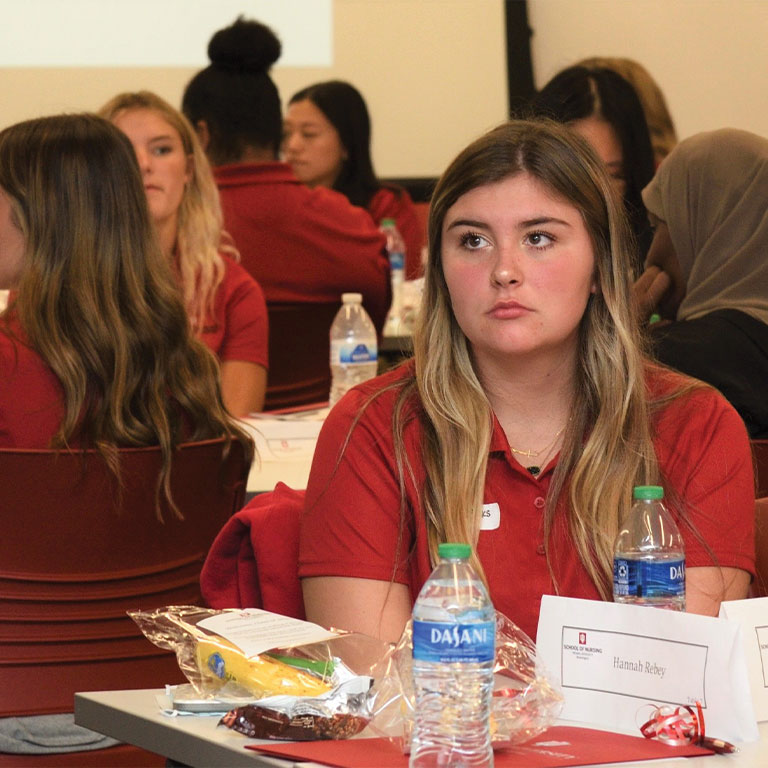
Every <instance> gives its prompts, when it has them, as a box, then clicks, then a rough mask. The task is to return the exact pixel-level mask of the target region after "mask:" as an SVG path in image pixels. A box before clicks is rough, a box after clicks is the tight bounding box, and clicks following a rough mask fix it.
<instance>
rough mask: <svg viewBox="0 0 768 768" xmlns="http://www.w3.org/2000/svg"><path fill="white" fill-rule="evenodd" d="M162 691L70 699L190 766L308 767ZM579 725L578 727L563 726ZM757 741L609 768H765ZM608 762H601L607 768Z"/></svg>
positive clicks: (109, 727) (93, 722)
mask: <svg viewBox="0 0 768 768" xmlns="http://www.w3.org/2000/svg"><path fill="white" fill-rule="evenodd" d="M163 694H164V691H162V690H133V691H100V692H95V693H78V694H77V695H76V696H75V722H77V723H78V724H79V725H82V726H85V727H86V728H91V729H92V730H94V731H98V732H100V733H105V734H107V735H108V736H112V737H114V738H116V739H120V740H121V741H125V742H128V743H130V744H135V745H136V746H139V747H142V748H143V749H147V750H149V751H151V752H156V753H158V754H161V755H165V756H166V757H170V758H172V759H174V760H176V761H178V762H182V763H186V764H187V765H190V766H232V768H238V767H239V766H245V767H246V768H251V766H272V767H273V768H274V767H275V766H280V768H290V767H293V766H304V767H305V768H308V767H309V766H313V765H315V764H314V763H306V762H302V763H295V762H292V761H290V760H282V759H276V758H271V757H267V756H265V755H260V754H258V753H257V752H253V751H252V750H248V749H244V746H245V745H246V744H253V743H258V740H257V739H248V738H246V737H245V736H242V735H241V734H239V733H235V732H233V731H231V730H229V729H227V728H224V727H221V728H218V727H217V723H218V721H219V717H218V716H206V717H199V716H179V717H168V716H167V715H164V714H163V713H162V712H161V709H160V706H159V705H158V696H162V695H163ZM563 724H564V725H579V724H578V723H563ZM760 736H761V741H759V742H755V743H750V744H740V745H739V752H738V753H736V754H733V755H712V756H706V757H689V758H676V759H672V760H646V761H643V762H634V763H615V764H614V763H611V764H610V765H616V766H625V767H633V768H662V767H663V768H674V767H675V766H676V767H677V768H682V767H683V766H685V768H726V766H730V768H766V767H768V723H761V724H760ZM607 765H609V764H604V768H605V766H607Z"/></svg>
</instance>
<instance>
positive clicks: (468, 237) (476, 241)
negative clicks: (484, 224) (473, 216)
mask: <svg viewBox="0 0 768 768" xmlns="http://www.w3.org/2000/svg"><path fill="white" fill-rule="evenodd" d="M461 245H462V246H463V247H464V248H469V250H475V249H476V248H482V247H483V246H485V245H488V240H487V239H486V238H484V237H483V236H482V235H478V234H477V233H476V232H466V233H465V234H463V235H462V236H461Z"/></svg>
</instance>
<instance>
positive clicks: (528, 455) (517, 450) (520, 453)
mask: <svg viewBox="0 0 768 768" xmlns="http://www.w3.org/2000/svg"><path fill="white" fill-rule="evenodd" d="M568 421H570V419H569V420H568ZM567 426H568V422H567V421H566V422H565V425H564V426H562V427H560V429H558V430H557V432H555V436H554V437H553V438H552V439H551V440H550V441H549V442H548V443H547V444H546V445H545V446H544V447H543V448H541V449H539V450H538V451H534V450H532V449H530V448H529V449H528V450H527V451H523V450H521V449H520V448H513V447H512V446H511V445H510V446H509V450H510V451H512V453H516V454H517V455H518V456H525V458H526V459H531V458H533V457H534V456H541V454H542V453H544V451H549V450H550V449H551V448H552V446H553V445H554V444H555V443H556V442H557V438H558V437H560V435H562V434H563V430H564V429H565V427H567ZM507 445H509V443H507Z"/></svg>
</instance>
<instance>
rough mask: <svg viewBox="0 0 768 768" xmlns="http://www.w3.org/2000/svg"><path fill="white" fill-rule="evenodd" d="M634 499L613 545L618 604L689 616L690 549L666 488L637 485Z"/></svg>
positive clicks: (614, 595)
mask: <svg viewBox="0 0 768 768" xmlns="http://www.w3.org/2000/svg"><path fill="white" fill-rule="evenodd" d="M633 497H634V500H635V503H634V504H633V505H632V509H631V510H630V511H629V514H628V515H627V518H626V519H625V520H624V521H623V522H622V526H621V529H620V530H619V534H618V536H617V537H616V544H615V546H614V558H613V599H614V601H615V602H617V603H632V604H634V605H651V606H655V607H657V608H668V609H671V610H674V611H684V610H685V549H684V547H683V539H682V536H680V531H679V530H678V529H677V525H676V524H675V521H674V519H673V518H672V515H670V514H669V512H668V511H667V508H666V507H665V506H664V504H663V502H662V499H663V498H664V489H663V488H661V487H660V486H658V485H638V486H635V489H634V492H633Z"/></svg>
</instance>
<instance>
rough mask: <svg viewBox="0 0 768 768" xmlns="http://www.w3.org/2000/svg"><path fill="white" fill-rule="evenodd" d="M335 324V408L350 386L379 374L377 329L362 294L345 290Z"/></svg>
mask: <svg viewBox="0 0 768 768" xmlns="http://www.w3.org/2000/svg"><path fill="white" fill-rule="evenodd" d="M341 302H342V304H341V308H340V309H339V311H338V312H337V313H336V317H335V318H334V319H333V323H332V324H331V396H330V405H331V407H333V406H334V405H335V404H336V403H337V402H338V401H339V400H340V399H341V398H342V397H343V396H344V395H345V394H346V393H347V391H348V390H349V389H351V388H352V387H354V386H355V385H356V384H360V383H361V382H363V381H366V380H367V379H371V378H373V377H374V376H375V375H376V368H377V365H378V354H377V352H378V347H377V344H376V329H375V328H374V327H373V323H372V322H371V318H370V317H368V313H367V312H366V311H365V310H364V309H363V295H362V294H361V293H343V294H342V296H341Z"/></svg>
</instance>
